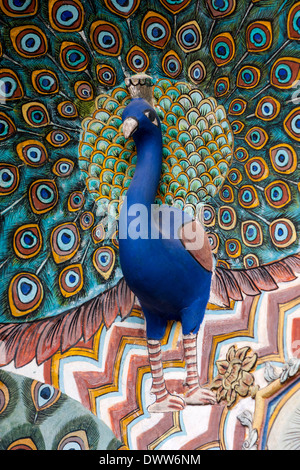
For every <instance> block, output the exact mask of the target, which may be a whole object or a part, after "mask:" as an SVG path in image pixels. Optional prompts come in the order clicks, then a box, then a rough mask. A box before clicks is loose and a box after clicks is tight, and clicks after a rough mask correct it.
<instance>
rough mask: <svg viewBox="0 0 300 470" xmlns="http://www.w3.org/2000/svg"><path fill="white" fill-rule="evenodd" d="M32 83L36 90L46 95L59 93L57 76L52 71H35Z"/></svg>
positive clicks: (32, 75)
mask: <svg viewBox="0 0 300 470" xmlns="http://www.w3.org/2000/svg"><path fill="white" fill-rule="evenodd" d="M31 81H32V84H33V86H34V89H35V90H36V91H37V92H38V93H41V94H44V95H47V94H51V93H57V91H58V88H59V87H58V78H57V75H56V74H55V73H54V72H52V71H51V70H46V69H43V70H34V71H33V72H32V74H31Z"/></svg>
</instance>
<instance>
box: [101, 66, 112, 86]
mask: <svg viewBox="0 0 300 470" xmlns="http://www.w3.org/2000/svg"><path fill="white" fill-rule="evenodd" d="M96 74H97V79H98V80H99V82H100V83H101V84H102V85H106V86H114V85H115V83H116V72H115V70H114V69H113V68H112V67H111V66H110V65H106V64H97V66H96Z"/></svg>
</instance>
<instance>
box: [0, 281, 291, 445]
mask: <svg viewBox="0 0 300 470" xmlns="http://www.w3.org/2000/svg"><path fill="white" fill-rule="evenodd" d="M299 287H300V278H298V279H297V280H295V281H293V282H291V283H289V284H284V285H281V286H280V288H279V289H278V290H276V291H273V292H271V293H264V294H262V295H260V296H256V297H246V298H245V299H244V301H243V302H235V303H232V304H231V307H230V308H229V309H218V310H215V309H214V308H213V307H212V306H209V307H208V311H207V312H206V315H205V321H204V323H203V325H202V328H201V330H200V332H199V336H198V338H199V340H198V356H199V374H200V377H201V384H202V385H205V384H209V383H210V382H211V381H212V379H213V378H214V377H215V376H216V375H217V368H216V361H217V360H220V359H224V358H225V357H226V353H227V351H228V350H229V348H230V347H231V346H232V345H235V346H236V347H237V348H241V347H245V346H248V347H250V348H251V349H252V351H253V352H255V353H256V354H257V355H258V360H257V364H256V369H255V371H254V372H253V375H254V377H255V383H256V384H257V385H259V386H260V388H261V390H262V392H263V391H264V390H268V387H267V388H264V387H266V386H267V385H268V384H267V382H266V380H265V378H264V369H265V366H266V363H270V364H272V365H273V366H276V367H282V366H283V365H284V363H286V362H287V361H288V360H289V359H290V358H291V357H298V358H300V289H299ZM181 339H182V333H181V327H180V325H179V324H177V323H175V322H174V323H172V322H171V323H170V324H169V326H168V328H167V331H166V334H165V336H164V338H163V341H162V358H163V367H164V371H165V376H166V382H167V386H168V389H169V390H170V391H176V392H177V393H180V392H182V391H183V388H182V384H183V382H184V379H185V363H184V359H183V348H182V342H181ZM8 368H10V370H12V367H11V366H8ZM25 368H26V370H25V372H24V375H36V374H40V375H41V374H42V375H43V379H44V381H45V382H47V383H51V384H52V385H54V386H55V387H58V388H60V390H61V391H62V392H64V393H66V394H67V395H69V396H71V397H72V398H75V399H77V400H79V401H80V402H81V403H82V404H83V405H84V406H85V407H86V408H88V409H89V410H91V411H92V412H93V413H94V414H95V415H96V416H98V418H100V419H102V420H103V421H104V422H105V423H106V424H107V425H108V426H109V427H110V428H111V429H112V431H113V432H114V434H115V435H116V437H117V438H118V439H120V440H121V442H122V443H123V444H124V447H125V448H128V449H132V450H154V449H155V450H176V449H177V450H191V449H193V450H195V449H199V450H200V449H222V450H226V449H241V448H242V446H243V443H244V441H245V439H246V437H247V430H246V428H245V427H244V426H242V424H241V423H240V421H239V420H238V419H237V418H238V416H239V415H240V414H241V413H242V412H243V411H245V410H247V411H250V412H251V413H253V414H254V416H257V418H256V422H257V423H258V424H257V427H258V428H259V432H260V434H261V440H260V446H261V447H263V446H266V442H267V438H268V434H269V432H270V429H271V427H272V423H273V422H274V419H275V417H276V416H277V412H279V410H280V409H281V402H282V400H283V399H284V400H285V401H286V400H288V398H289V397H290V396H291V395H292V394H293V393H294V392H293V391H291V386H294V385H293V384H294V382H295V384H296V385H295V387H296V388H297V387H298V388H300V385H299V377H298V376H297V377H296V378H295V379H294V382H292V384H290V383H289V384H288V387H289V388H284V387H285V386H284V387H283V388H282V387H279V388H278V390H277V391H276V390H275V392H274V393H273V392H272V394H267V393H265V395H264V394H263V393H262V397H263V398H262V399H261V398H260V400H261V401H260V402H259V403H260V404H259V407H258V405H257V403H258V400H256V399H253V398H251V397H247V398H240V399H238V400H237V402H236V403H235V404H234V406H233V407H230V408H228V407H227V406H226V403H224V402H223V401H221V402H220V403H219V404H218V405H214V406H202V407H201V406H199V407H197V406H196V407H195V406H194V407H192V406H187V407H186V408H185V409H184V410H183V411H180V412H173V413H155V414H151V415H150V414H149V413H148V411H147V407H148V406H149V405H150V404H151V403H152V402H153V401H154V396H153V395H152V394H151V392H150V388H151V374H150V365H149V360H148V352H147V342H146V334H145V321H144V318H143V315H142V313H141V310H140V308H139V306H137V305H136V306H135V308H134V310H133V312H132V314H131V316H130V317H128V318H127V319H126V320H124V321H121V318H120V319H119V321H118V319H117V320H116V321H115V322H114V324H113V325H112V326H111V328H109V329H108V330H107V329H106V328H105V326H101V327H100V329H99V331H98V333H97V334H96V335H95V337H94V338H93V339H92V340H91V341H89V342H88V343H84V342H80V343H78V344H77V346H76V347H75V348H71V349H70V350H68V351H66V352H65V353H63V354H61V353H59V352H58V353H57V354H56V355H55V356H53V358H52V359H51V360H49V361H48V362H46V363H44V365H43V366H39V367H37V366H36V364H35V362H33V363H32V364H30V365H29V366H25ZM4 369H7V366H6V367H5V368H4ZM17 372H18V373H21V374H22V373H23V371H22V369H18V370H17ZM286 387H287V386H286ZM298 388H297V389H298ZM293 390H294V389H293ZM261 403H263V404H261ZM276 410H277V411H276Z"/></svg>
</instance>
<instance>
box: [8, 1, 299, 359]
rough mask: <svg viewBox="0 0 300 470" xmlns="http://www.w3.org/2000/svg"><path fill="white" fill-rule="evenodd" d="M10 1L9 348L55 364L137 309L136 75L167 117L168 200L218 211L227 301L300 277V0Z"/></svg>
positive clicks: (209, 219)
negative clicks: (126, 239) (128, 272)
mask: <svg viewBox="0 0 300 470" xmlns="http://www.w3.org/2000/svg"><path fill="white" fill-rule="evenodd" d="M0 8H1V20H0V21H1V39H0V54H1V57H0V61H1V62H0V67H1V68H0V145H1V157H0V215H1V246H0V269H1V271H0V273H1V281H2V282H1V286H0V304H1V310H0V323H1V326H0V340H1V346H3V347H1V358H0V363H1V364H6V363H9V362H11V361H12V360H14V361H15V364H16V365H17V366H18V367H20V366H22V365H24V364H26V363H28V362H29V361H31V360H32V359H33V358H36V359H37V361H38V363H42V362H43V361H45V360H46V359H48V358H49V357H51V355H53V354H54V353H55V352H56V351H58V350H62V351H64V350H66V349H68V348H70V347H71V346H73V345H74V344H76V343H77V342H78V341H79V340H80V339H83V340H85V341H87V340H88V339H90V338H91V337H92V336H93V335H94V334H95V332H96V331H97V330H98V328H99V326H100V324H101V322H105V324H106V325H107V326H110V325H111V324H112V322H113V321H114V320H115V319H116V318H117V317H118V316H120V317H121V318H124V317H126V316H127V315H129V314H130V311H131V309H132V306H133V302H134V296H133V294H132V292H131V291H130V289H129V288H128V286H127V284H126V282H125V281H124V277H123V273H122V270H121V268H120V262H119V254H118V234H117V224H116V220H117V219H118V214H119V208H120V201H121V200H122V198H123V196H125V195H126V192H127V189H128V187H129V185H130V182H131V180H132V178H133V175H134V172H135V165H136V159H137V155H136V150H135V145H134V141H133V140H132V139H125V137H124V135H123V132H122V114H123V111H124V109H125V107H126V106H127V105H128V104H129V102H130V100H131V97H130V94H129V91H128V89H127V87H126V85H125V83H124V80H125V78H126V77H128V76H130V75H133V74H136V73H147V74H149V75H151V77H152V79H153V83H154V88H153V104H154V107H155V110H156V112H157V115H158V116H159V118H160V120H161V127H162V136H163V162H162V171H161V178H160V182H159V186H158V190H157V195H156V202H157V203H158V204H167V205H171V206H175V207H178V208H181V209H183V210H185V211H186V212H188V213H189V214H190V215H191V216H193V217H197V218H199V217H200V219H201V221H202V223H203V225H204V227H205V229H206V231H207V234H208V238H209V240H210V245H211V249H212V252H213V253H214V256H215V258H216V268H215V270H214V273H213V278H212V286H211V298H210V301H211V302H214V303H216V304H217V305H221V306H228V305H229V304H230V301H231V300H233V301H238V300H242V299H243V297H244V295H258V294H259V293H260V292H261V291H263V290H267V291H268V290H273V289H277V288H278V284H280V282H286V281H291V280H293V279H295V278H296V273H297V272H299V270H300V259H299V255H298V253H299V240H298V234H299V225H300V216H299V203H300V196H299V183H298V182H299V172H300V170H299V164H298V152H299V142H300V105H299V99H298V94H297V86H298V80H299V78H300V59H299V39H300V2H294V1H291V0H288V1H284V0H283V1H282V2H279V3H278V2H276V4H275V2H272V1H268V0H260V1H254V0H253V1H248V0H245V1H242V2H238V3H237V2H236V1H234V0H232V1H230V0H224V1H214V0H211V1H209V0H206V1H205V0H198V1H191V0H181V1H177V2H173V1H171V0H159V1H155V2H154V1H150V0H149V1H144V2H141V1H138V0H130V1H128V2H123V1H118V0H103V1H96V0H87V1H81V2H80V1H79V0H67V1H64V2H62V1H60V0H49V1H47V2H41V1H40V2H38V1H37V0H28V1H26V2H16V1H10V0H1V1H0ZM145 184H147V180H146V179H145ZM144 261H145V263H146V262H147V260H144Z"/></svg>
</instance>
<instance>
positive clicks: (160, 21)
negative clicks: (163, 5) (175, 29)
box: [141, 11, 171, 49]
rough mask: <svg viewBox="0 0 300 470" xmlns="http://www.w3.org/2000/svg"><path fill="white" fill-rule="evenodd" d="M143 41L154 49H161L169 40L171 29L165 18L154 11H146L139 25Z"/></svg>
mask: <svg viewBox="0 0 300 470" xmlns="http://www.w3.org/2000/svg"><path fill="white" fill-rule="evenodd" d="M141 32H142V35H143V38H144V39H145V41H147V42H148V43H149V44H151V45H152V46H154V47H158V48H160V49H163V48H164V47H165V46H166V45H167V43H168V42H169V39H170V38H171V27H170V24H169V22H168V21H167V19H166V18H164V17H163V16H162V15H159V14H158V13H156V12H154V11H148V13H147V14H146V15H145V16H144V19H143V21H142V25H141Z"/></svg>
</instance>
